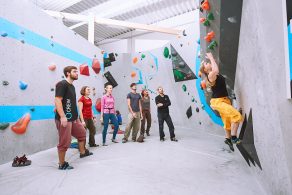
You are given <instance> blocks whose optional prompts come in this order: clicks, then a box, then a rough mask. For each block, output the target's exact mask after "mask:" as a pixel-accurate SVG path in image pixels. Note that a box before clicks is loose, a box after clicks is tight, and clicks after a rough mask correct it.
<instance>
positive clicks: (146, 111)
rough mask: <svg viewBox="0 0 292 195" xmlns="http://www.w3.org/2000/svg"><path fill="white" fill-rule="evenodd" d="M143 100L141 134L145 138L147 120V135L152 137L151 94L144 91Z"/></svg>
mask: <svg viewBox="0 0 292 195" xmlns="http://www.w3.org/2000/svg"><path fill="white" fill-rule="evenodd" d="M141 95H142V99H141V105H142V115H143V119H142V122H141V130H140V134H141V135H143V136H144V133H145V122H146V120H147V128H146V135H147V136H150V133H149V131H150V127H151V110H150V97H149V93H148V91H147V90H146V89H144V90H142V93H141Z"/></svg>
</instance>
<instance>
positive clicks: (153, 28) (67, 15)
mask: <svg viewBox="0 0 292 195" xmlns="http://www.w3.org/2000/svg"><path fill="white" fill-rule="evenodd" d="M45 12H46V13H47V14H49V15H51V16H53V17H58V18H63V19H68V20H74V21H80V22H89V21H91V20H92V16H85V15H80V14H70V13H63V12H56V11H48V10H46V11H45ZM94 21H95V22H96V23H98V24H103V25H109V26H121V27H126V28H134V29H141V30H147V31H152V32H160V33H166V34H172V35H179V34H180V33H181V30H177V29H174V28H164V27H159V26H154V25H147V24H139V23H134V22H126V21H120V20H113V19H107V18H97V17H94Z"/></svg>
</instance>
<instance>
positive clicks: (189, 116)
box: [186, 106, 193, 118]
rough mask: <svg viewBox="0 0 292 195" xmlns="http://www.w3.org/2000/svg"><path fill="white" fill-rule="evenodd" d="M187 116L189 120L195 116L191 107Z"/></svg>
mask: <svg viewBox="0 0 292 195" xmlns="http://www.w3.org/2000/svg"><path fill="white" fill-rule="evenodd" d="M186 115H187V117H188V118H191V116H192V115H193V112H192V107H191V106H190V107H189V108H188V109H187V112H186Z"/></svg>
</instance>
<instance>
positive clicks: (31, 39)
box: [0, 0, 103, 164]
mask: <svg viewBox="0 0 292 195" xmlns="http://www.w3.org/2000/svg"><path fill="white" fill-rule="evenodd" d="M0 10H1V14H0V32H1V35H2V34H3V33H7V36H6V37H3V36H0V58H1V63H0V80H1V85H0V94H1V96H0V118H1V120H0V122H9V123H10V126H9V127H8V128H7V129H5V130H0V143H1V146H0V164H1V163H4V162H7V161H11V160H12V159H13V157H15V156H16V155H18V156H19V155H22V154H24V153H25V154H31V153H34V152H37V151H41V150H45V149H48V148H51V147H54V146H56V143H57V141H58V139H57V129H56V127H55V123H54V120H53V117H54V112H53V109H54V95H55V91H51V89H52V88H53V89H54V88H55V84H56V83H57V82H58V81H60V80H62V79H63V78H62V76H63V68H64V67H65V66H67V65H75V66H77V67H79V65H81V64H83V63H87V64H89V65H90V66H91V60H92V59H93V58H94V55H96V58H98V59H100V60H101V52H100V50H99V49H98V48H96V47H95V46H93V45H91V44H89V43H88V41H87V40H84V39H83V38H82V37H79V36H78V35H75V34H74V32H73V31H71V30H69V29H68V28H67V27H65V26H64V25H63V24H62V23H61V22H60V21H58V20H56V19H54V18H52V17H50V16H48V15H47V14H45V13H44V12H42V11H41V10H39V9H38V8H36V7H35V6H34V5H31V4H30V3H25V2H21V6H20V5H19V1H14V0H12V1H3V2H1V5H0ZM20 13H21V14H20ZM21 41H22V42H21ZM51 64H56V67H57V68H56V70H55V71H50V70H49V69H48V66H49V65H51ZM89 71H90V75H91V76H83V75H79V80H78V81H76V82H75V83H74V85H75V88H76V94H77V98H78V97H80V94H79V91H80V89H81V87H82V86H83V85H88V86H90V87H95V89H96V90H95V91H96V96H92V99H93V101H95V99H96V97H97V96H98V95H99V94H102V92H103V86H102V83H103V82H102V76H101V73H100V74H99V75H96V74H95V73H94V72H93V70H92V69H91V68H90V67H89ZM2 81H8V82H9V85H7V86H4V85H2ZM19 81H23V82H25V83H27V84H28V87H27V89H26V90H20V88H19V86H18V82H19ZM31 108H32V109H33V110H30V109H31ZM24 113H30V114H31V116H32V120H31V121H30V123H29V125H28V128H27V131H26V133H25V134H23V135H17V134H15V133H14V132H12V131H11V129H10V128H11V125H13V124H14V123H15V122H16V121H17V120H18V119H19V118H20V117H21V116H22V115H23V114H24Z"/></svg>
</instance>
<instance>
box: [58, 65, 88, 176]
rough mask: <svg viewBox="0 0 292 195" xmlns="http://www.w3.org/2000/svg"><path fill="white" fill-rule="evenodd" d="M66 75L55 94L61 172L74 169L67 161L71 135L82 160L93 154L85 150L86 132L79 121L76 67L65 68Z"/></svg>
mask: <svg viewBox="0 0 292 195" xmlns="http://www.w3.org/2000/svg"><path fill="white" fill-rule="evenodd" d="M64 75H65V77H66V79H65V80H63V81H60V82H58V83H57V84H56V94H55V106H56V115H55V122H56V127H57V129H58V134H59V144H58V146H57V148H58V156H59V169H60V170H66V169H73V167H72V166H70V165H69V163H68V162H66V161H65V156H66V151H67V149H68V148H69V147H70V144H71V135H72V136H73V137H75V138H76V139H77V140H78V145H79V151H80V158H84V157H86V156H90V155H92V152H89V150H88V149H86V148H85V143H86V130H85V128H84V127H83V125H82V123H81V122H80V120H79V119H78V112H77V104H76V93H75V87H74V85H73V81H75V80H77V79H78V70H77V68H76V67H75V66H67V67H65V68H64Z"/></svg>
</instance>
